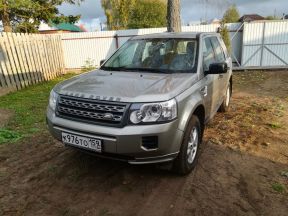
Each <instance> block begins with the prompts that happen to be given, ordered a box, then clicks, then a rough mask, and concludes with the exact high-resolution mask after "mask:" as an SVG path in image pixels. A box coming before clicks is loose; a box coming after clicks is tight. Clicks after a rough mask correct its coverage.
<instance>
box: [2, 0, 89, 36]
mask: <svg viewBox="0 0 288 216" xmlns="http://www.w3.org/2000/svg"><path fill="white" fill-rule="evenodd" d="M81 1H83V0H0V18H1V20H2V23H3V27H4V31H6V32H11V31H20V32H36V31H37V29H38V27H39V25H40V23H41V21H43V22H46V23H48V22H49V21H51V20H53V19H56V18H57V17H58V16H60V17H62V18H64V15H62V14H60V13H59V10H58V8H57V6H59V5H61V4H62V3H64V2H66V3H70V4H79V3H80V2H81ZM77 18H78V19H79V16H75V17H74V20H75V19H77ZM59 19H60V18H59ZM68 19H69V18H68ZM70 20H73V16H70Z"/></svg>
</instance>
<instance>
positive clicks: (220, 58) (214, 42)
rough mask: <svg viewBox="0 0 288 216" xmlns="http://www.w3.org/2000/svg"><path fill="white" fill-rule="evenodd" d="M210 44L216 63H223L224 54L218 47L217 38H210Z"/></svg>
mask: <svg viewBox="0 0 288 216" xmlns="http://www.w3.org/2000/svg"><path fill="white" fill-rule="evenodd" d="M211 42H212V45H213V48H214V51H215V58H216V61H217V62H219V63H220V62H224V61H225V54H224V52H223V49H222V47H221V45H220V42H219V40H218V38H217V37H212V38H211Z"/></svg>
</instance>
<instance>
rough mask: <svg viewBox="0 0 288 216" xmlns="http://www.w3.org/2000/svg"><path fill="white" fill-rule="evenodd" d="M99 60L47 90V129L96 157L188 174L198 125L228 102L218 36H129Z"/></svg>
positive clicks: (227, 75)
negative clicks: (93, 68)
mask: <svg viewBox="0 0 288 216" xmlns="http://www.w3.org/2000/svg"><path fill="white" fill-rule="evenodd" d="M101 63H102V66H101V68H100V69H99V70H96V71H92V72H89V73H85V74H81V75H79V76H76V77H73V78H71V79H69V80H66V81H64V82H62V83H60V84H58V85H56V86H55V87H54V89H53V90H52V91H51V95H50V100H49V106H48V109H47V123H48V127H49V130H50V132H51V134H52V135H53V136H54V137H55V138H57V139H58V140H61V141H62V142H63V143H64V144H65V145H67V146H73V147H76V148H79V149H82V150H84V151H86V152H90V153H93V154H95V155H98V156H100V157H107V158H113V159H119V160H125V161H128V162H129V163H130V164H148V163H163V162H170V164H171V165H172V167H173V169H174V170H175V171H177V172H179V173H182V174H187V173H189V172H190V171H191V170H192V169H193V167H194V166H195V164H196V162H197V158H198V155H199V148H200V144H201V141H202V137H203V132H204V127H205V124H206V123H207V122H208V121H209V120H210V119H211V118H212V117H213V116H214V115H215V114H216V113H217V111H222V112H224V111H227V109H228V107H229V102H230V96H231V93H232V70H231V68H232V63H231V58H230V57H229V55H228V53H227V50H226V47H225V45H224V43H223V41H222V39H221V37H220V36H219V34H216V33H161V34H151V35H143V36H136V37H134V38H131V39H130V40H128V41H127V42H126V43H125V44H124V45H123V46H122V47H121V48H119V49H118V50H117V51H116V52H115V53H114V54H113V55H112V56H111V57H110V58H109V59H108V60H106V61H104V62H101Z"/></svg>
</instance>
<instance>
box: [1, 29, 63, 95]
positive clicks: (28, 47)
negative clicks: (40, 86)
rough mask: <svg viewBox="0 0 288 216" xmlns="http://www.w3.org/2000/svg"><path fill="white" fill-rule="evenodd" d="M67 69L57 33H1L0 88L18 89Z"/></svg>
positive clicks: (51, 77) (49, 78)
mask: <svg viewBox="0 0 288 216" xmlns="http://www.w3.org/2000/svg"><path fill="white" fill-rule="evenodd" d="M63 71H64V57H63V51H62V42H61V38H60V36H57V35H39V34H19V33H16V34H15V33H1V34H0V88H1V91H2V89H4V90H9V91H10V90H12V91H15V90H19V89H21V88H24V87H26V86H29V85H33V84H36V83H38V82H41V81H47V80H51V79H53V78H55V77H56V76H59V75H60V74H62V73H63Z"/></svg>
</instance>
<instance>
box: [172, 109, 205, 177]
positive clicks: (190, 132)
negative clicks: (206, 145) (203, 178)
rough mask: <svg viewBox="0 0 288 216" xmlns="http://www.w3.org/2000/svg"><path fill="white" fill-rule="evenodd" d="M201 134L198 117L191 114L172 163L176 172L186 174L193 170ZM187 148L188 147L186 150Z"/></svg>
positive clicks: (197, 155)
mask: <svg viewBox="0 0 288 216" xmlns="http://www.w3.org/2000/svg"><path fill="white" fill-rule="evenodd" d="M202 135H203V132H202V128H201V124H200V121H199V118H198V117H197V116H196V115H193V116H192V117H191V119H190V122H189V123H188V126H187V128H186V130H185V132H184V137H183V141H182V144H181V147H180V152H179V154H178V156H177V158H176V159H175V161H174V164H173V170H174V171H175V172H176V173H178V174H181V175H187V174H189V173H190V172H191V171H192V170H193V168H194V167H195V165H196V164H197V160H198V157H199V150H200V144H201V141H202ZM188 148H190V149H189V150H188ZM189 152H190V153H189Z"/></svg>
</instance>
